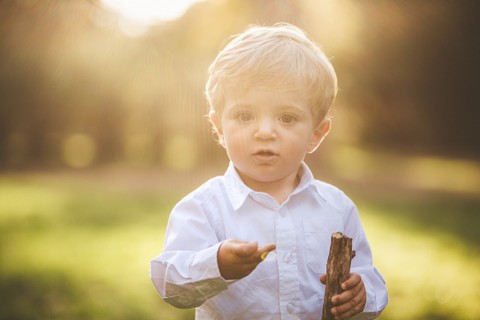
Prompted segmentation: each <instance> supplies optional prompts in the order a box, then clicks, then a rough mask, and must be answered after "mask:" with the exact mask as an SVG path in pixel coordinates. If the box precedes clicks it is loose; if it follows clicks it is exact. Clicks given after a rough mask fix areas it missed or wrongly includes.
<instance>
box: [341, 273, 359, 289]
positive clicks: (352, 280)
mask: <svg viewBox="0 0 480 320" xmlns="http://www.w3.org/2000/svg"><path fill="white" fill-rule="evenodd" d="M361 282H362V277H360V275H359V274H358V273H350V276H349V277H348V279H347V280H345V281H344V282H343V283H342V289H343V290H348V289H351V288H354V287H355V286H357V285H358V284H359V283H361Z"/></svg>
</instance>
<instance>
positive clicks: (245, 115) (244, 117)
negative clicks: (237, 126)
mask: <svg viewBox="0 0 480 320" xmlns="http://www.w3.org/2000/svg"><path fill="white" fill-rule="evenodd" d="M234 118H235V119H237V120H239V121H241V122H249V121H252V120H253V119H254V117H253V114H252V113H250V112H245V111H242V112H238V113H236V114H235V116H234Z"/></svg>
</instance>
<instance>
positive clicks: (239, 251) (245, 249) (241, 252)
mask: <svg viewBox="0 0 480 320" xmlns="http://www.w3.org/2000/svg"><path fill="white" fill-rule="evenodd" d="M257 249H258V243H257V242H247V243H239V244H237V246H236V247H235V249H234V252H235V254H236V255H237V256H239V257H242V258H246V257H248V256H250V255H252V254H253V253H255V252H256V251H257Z"/></svg>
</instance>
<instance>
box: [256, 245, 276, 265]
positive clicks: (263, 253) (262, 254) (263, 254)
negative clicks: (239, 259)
mask: <svg viewBox="0 0 480 320" xmlns="http://www.w3.org/2000/svg"><path fill="white" fill-rule="evenodd" d="M275 249H276V245H275V244H268V245H266V246H263V247H261V248H260V249H258V250H257V253H256V257H257V258H258V260H259V261H263V260H265V259H266V258H267V255H268V254H269V253H270V252H272V251H273V250H275Z"/></svg>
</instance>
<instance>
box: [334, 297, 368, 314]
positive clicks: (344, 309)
mask: <svg viewBox="0 0 480 320" xmlns="http://www.w3.org/2000/svg"><path fill="white" fill-rule="evenodd" d="M365 302H366V293H365V292H364V291H361V292H360V293H359V294H358V295H356V296H354V297H352V299H350V300H348V301H347V302H345V303H343V304H340V305H337V306H335V307H334V308H332V314H333V315H334V316H335V319H348V318H351V317H353V316H354V315H356V314H357V313H360V312H362V311H363V309H364V308H365Z"/></svg>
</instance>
